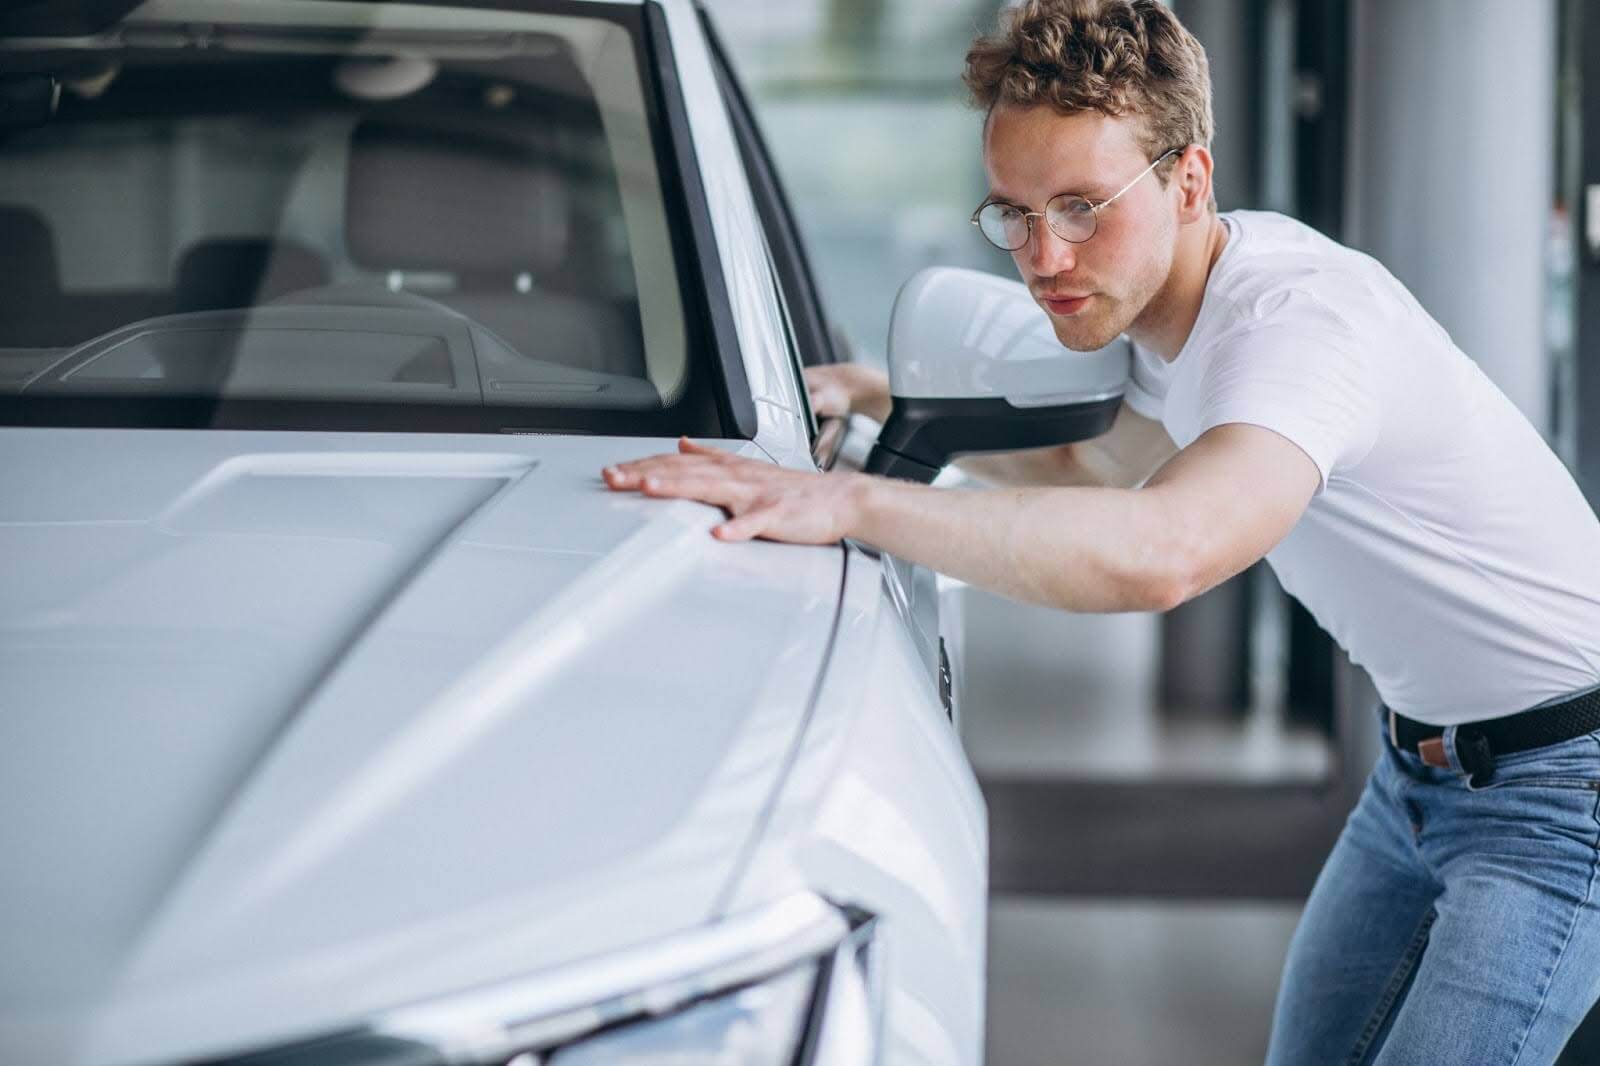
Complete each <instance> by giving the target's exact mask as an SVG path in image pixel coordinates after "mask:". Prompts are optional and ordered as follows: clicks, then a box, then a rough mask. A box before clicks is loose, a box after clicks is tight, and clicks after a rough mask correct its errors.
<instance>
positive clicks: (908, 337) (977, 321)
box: [889, 267, 1131, 407]
mask: <svg viewBox="0 0 1600 1066" xmlns="http://www.w3.org/2000/svg"><path fill="white" fill-rule="evenodd" d="M1130 357H1131V353H1130V351H1129V349H1128V345H1127V343H1126V342H1125V341H1123V340H1117V341H1115V342H1113V343H1111V344H1109V345H1107V346H1106V347H1104V348H1101V349H1100V350H1098V351H1094V352H1075V351H1072V350H1071V349H1069V348H1064V347H1062V346H1061V342H1060V341H1058V340H1057V339H1056V336H1055V332H1054V331H1053V330H1052V329H1051V326H1050V319H1049V318H1048V317H1047V316H1046V315H1045V313H1044V312H1043V311H1042V310H1040V308H1039V305H1038V304H1036V303H1035V302H1034V300H1033V297H1032V296H1031V295H1030V294H1029V293H1028V288H1027V286H1026V285H1023V284H1022V283H1021V282H1020V281H1013V280H1010V279H1008V278H1000V277H996V276H995V275H993V274H987V273H984V272H983V271H980V270H966V269H962V268H959V267H929V268H928V269H926V270H923V271H920V272H918V273H917V274H915V275H913V276H912V277H911V278H910V280H908V281H907V282H906V283H905V285H903V286H902V287H901V289H900V294H899V296H897V297H896V299H895V305H894V314H893V316H892V317H891V319H890V324H889V391H890V392H891V393H893V394H894V395H896V396H906V397H917V398H928V399H985V398H990V397H996V396H999V397H1004V398H1005V399H1007V400H1009V401H1010V402H1011V403H1012V404H1014V405H1016V406H1018V407H1044V406H1049V405H1054V404H1066V403H1079V402H1088V401H1093V400H1102V399H1108V398H1110V397H1112V396H1117V395H1120V394H1121V393H1122V391H1123V388H1124V386H1125V385H1126V383H1127V380H1128V368H1129V359H1130Z"/></svg>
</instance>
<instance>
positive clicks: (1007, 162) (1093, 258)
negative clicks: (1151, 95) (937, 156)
mask: <svg viewBox="0 0 1600 1066" xmlns="http://www.w3.org/2000/svg"><path fill="white" fill-rule="evenodd" d="M1134 121H1135V120H1133V119H1127V118H1110V117H1108V116H1106V115H1102V114H1099V113H1098V112H1080V113H1077V114H1071V115H1063V114H1060V113H1059V112H1057V111H1055V110H1053V109H1052V108H1049V107H1030V108H1017V107H1000V108H996V109H995V111H994V112H993V113H992V114H991V115H990V116H989V122H988V125H987V127H986V129H985V131H984V139H983V165H984V170H985V171H986V172H987V174H988V177H989V194H990V197H991V198H992V199H996V200H1002V201H1005V202H1006V203H1010V204H1014V205H1016V206H1018V207H1020V208H1022V209H1023V210H1025V211H1043V210H1044V205H1045V203H1046V201H1048V200H1049V199H1050V198H1051V197H1052V196H1055V195H1056V194H1057V193H1063V192H1064V193H1075V194H1077V195H1079V196H1083V197H1085V198H1087V199H1089V200H1091V201H1093V202H1095V203H1100V202H1101V201H1103V200H1106V199H1109V198H1110V197H1111V196H1112V195H1114V194H1115V193H1116V192H1117V190H1118V189H1121V188H1122V187H1123V186H1124V185H1126V184H1127V183H1128V182H1129V181H1130V180H1131V179H1132V178H1133V177H1134V175H1136V174H1138V173H1139V172H1140V171H1141V170H1143V169H1144V168H1145V167H1147V166H1149V164H1150V160H1149V159H1148V158H1146V156H1145V152H1144V149H1143V148H1141V147H1140V146H1139V144H1138V142H1137V141H1136V140H1135V139H1134V132H1135V130H1134V126H1133V122H1134ZM1176 195H1177V193H1176V190H1175V189H1174V188H1170V187H1163V186H1162V184H1161V183H1160V181H1158V180H1157V179H1156V177H1155V175H1154V174H1151V175H1148V176H1146V177H1144V178H1143V179H1141V180H1140V181H1139V182H1138V183H1136V184H1135V185H1134V186H1133V187H1132V188H1131V189H1129V190H1128V191H1127V192H1125V193H1123V194H1122V197H1121V198H1120V199H1118V200H1117V201H1116V202H1115V203H1113V204H1111V205H1110V206H1108V207H1106V208H1105V209H1103V210H1101V211H1100V212H1098V225H1097V228H1096V230H1095V234H1094V236H1093V237H1091V238H1090V239H1089V240H1088V241H1086V242H1084V243H1082V244H1073V243H1070V242H1068V241H1065V240H1063V239H1061V238H1060V237H1059V236H1057V235H1056V234H1055V233H1054V232H1052V231H1051V229H1050V227H1049V226H1047V225H1045V222H1044V219H1043V218H1035V219H1034V220H1033V235H1032V237H1030V238H1029V240H1028V243H1027V244H1025V245H1023V246H1022V247H1021V248H1019V249H1017V250H1016V251H1014V252H1012V253H1011V258H1012V259H1014V260H1015V261H1016V264H1017V271H1018V273H1020V274H1021V275H1022V280H1023V281H1024V282H1025V283H1027V286H1028V289H1029V291H1031V292H1032V293H1033V298H1034V300H1035V301H1037V302H1038V304H1039V306H1040V307H1042V308H1043V309H1044V311H1045V313H1046V314H1048V315H1049V316H1050V324H1051V325H1052V326H1053V327H1054V328H1055V333H1056V337H1057V339H1059V340H1060V341H1061V343H1062V344H1064V345H1066V346H1067V347H1068V348H1072V349H1074V350H1076V351H1093V350H1094V349H1096V348H1103V347H1105V346H1106V345H1107V344H1110V343H1111V342H1112V341H1113V340H1115V339H1116V338H1117V336H1118V335H1119V334H1121V333H1124V332H1126V331H1127V330H1128V328H1129V327H1130V326H1132V325H1133V324H1134V323H1135V322H1136V321H1137V320H1138V319H1139V317H1140V316H1141V315H1142V314H1143V313H1144V311H1145V308H1146V307H1147V306H1148V305H1149V303H1150V301H1151V299H1152V298H1153V297H1154V296H1155V295H1156V294H1157V293H1158V292H1159V291H1160V290H1161V287H1162V285H1163V284H1164V283H1165V282H1166V280H1167V275H1168V273H1169V271H1170V270H1171V268H1172V259H1173V254H1174V248H1175V245H1176V242H1177V237H1178V209H1177V201H1176Z"/></svg>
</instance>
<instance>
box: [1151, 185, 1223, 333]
mask: <svg viewBox="0 0 1600 1066" xmlns="http://www.w3.org/2000/svg"><path fill="white" fill-rule="evenodd" d="M1227 243H1228V227H1227V226H1226V225H1224V224H1223V222H1222V219H1221V218H1220V217H1219V216H1217V215H1214V214H1213V215H1209V216H1207V220H1206V221H1205V222H1202V223H1200V224H1199V225H1195V226H1189V227H1186V228H1185V229H1184V231H1183V232H1182V233H1180V234H1179V235H1178V247H1177V249H1176V251H1175V252H1174V253H1173V256H1172V269H1171V270H1170V271H1169V272H1168V273H1167V280H1166V283H1165V284H1164V285H1162V286H1161V289H1160V290H1159V291H1158V292H1157V293H1156V294H1155V296H1154V297H1152V298H1151V300H1150V302H1149V303H1148V304H1146V305H1145V312H1144V314H1142V315H1140V316H1139V318H1138V320H1137V321H1135V322H1134V323H1133V325H1132V326H1131V327H1130V328H1129V329H1128V335H1129V336H1130V337H1132V338H1133V340H1134V341H1135V342H1136V343H1137V344H1138V345H1139V347H1141V348H1144V349H1145V350H1146V351H1151V352H1154V353H1156V354H1157V355H1159V356H1160V357H1161V358H1162V359H1164V360H1166V361H1167V362H1169V363H1170V362H1172V361H1173V360H1174V359H1176V358H1178V353H1179V352H1181V351H1183V345H1184V342H1186V341H1187V340H1188V339H1189V334H1190V333H1191V332H1193V331H1194V324H1195V322H1196V321H1197V320H1198V319H1199V318H1200V305H1201V303H1202V302H1203V301H1204V300H1205V296H1206V281H1207V279H1209V278H1210V277H1211V268H1212V267H1214V266H1216V265H1217V260H1218V259H1219V258H1221V256H1222V249H1223V248H1224V247H1225V246H1226V245H1227Z"/></svg>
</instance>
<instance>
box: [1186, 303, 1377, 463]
mask: <svg viewBox="0 0 1600 1066" xmlns="http://www.w3.org/2000/svg"><path fill="white" fill-rule="evenodd" d="M1372 369H1373V368H1372V367H1371V366H1370V364H1369V362H1368V357H1367V354H1366V353H1365V352H1364V351H1363V350H1362V348H1361V346H1360V344H1359V342H1358V341H1357V339H1356V338H1354V337H1352V336H1350V335H1349V334H1348V333H1346V332H1344V331H1342V330H1340V329H1337V328H1329V327H1328V326H1326V325H1323V324H1321V323H1317V324H1310V323H1308V324H1307V325H1304V326H1297V325H1291V324H1267V325H1259V326H1256V327H1254V328H1251V329H1247V330H1245V331H1242V332H1240V333H1239V334H1236V335H1235V336H1233V337H1231V338H1227V339H1225V340H1224V341H1223V342H1221V343H1220V344H1219V346H1218V351H1217V354H1216V356H1215V358H1214V359H1213V360H1212V362H1211V365H1210V366H1209V367H1208V368H1207V369H1206V372H1205V374H1204V375H1203V377H1202V379H1201V382H1200V396H1199V410H1198V414H1199V422H1198V428H1197V432H1196V434H1195V435H1196V436H1199V435H1200V434H1202V433H1204V432H1206V430H1208V429H1213V428H1215V427H1217V426H1221V425H1227V424H1230V423H1246V424H1249V425H1254V426H1261V427H1263V428H1265V429H1270V430H1272V431H1273V432H1274V433H1277V434H1278V435H1279V436H1282V437H1285V438H1287V439H1288V440H1289V441H1291V442H1292V443H1294V444H1295V445H1297V446H1298V447H1299V448H1300V450H1301V451H1303V452H1305V453H1306V455H1308V456H1310V458H1311V461H1312V462H1313V463H1315V464H1316V466H1317V472H1318V473H1319V474H1320V475H1321V483H1320V484H1319V485H1318V486H1317V491H1318V492H1319V493H1320V492H1322V491H1323V490H1324V489H1326V488H1327V486H1328V479H1329V478H1330V477H1331V476H1333V474H1334V473H1335V472H1337V471H1339V470H1343V469H1348V468H1350V467H1353V466H1355V465H1356V464H1357V463H1359V462H1360V461H1361V460H1362V459H1363V458H1365V457H1366V455H1367V453H1368V452H1369V451H1371V450H1372V446H1373V444H1375V443H1376V441H1377V438H1378V426H1379V424H1380V414H1381V412H1380V409H1379V403H1378V395H1377V390H1376V389H1375V388H1374V383H1373V373H1372Z"/></svg>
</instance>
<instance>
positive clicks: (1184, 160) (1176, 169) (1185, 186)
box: [1168, 144, 1212, 222]
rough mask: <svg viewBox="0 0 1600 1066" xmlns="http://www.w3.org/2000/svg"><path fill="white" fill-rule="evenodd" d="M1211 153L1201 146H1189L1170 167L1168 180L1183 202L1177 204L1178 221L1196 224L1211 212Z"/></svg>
mask: <svg viewBox="0 0 1600 1066" xmlns="http://www.w3.org/2000/svg"><path fill="white" fill-rule="evenodd" d="M1211 167H1212V160H1211V152H1210V150H1209V149H1207V148H1206V147H1204V146H1203V145H1198V144H1191V145H1189V147H1187V148H1185V149H1184V150H1183V153H1182V154H1181V155H1179V156H1178V161H1177V162H1176V163H1174V164H1173V165H1172V176H1171V178H1170V179H1168V180H1169V181H1170V182H1171V183H1173V184H1176V185H1177V186H1178V191H1179V193H1180V194H1181V195H1182V197H1183V200H1182V202H1181V203H1180V204H1179V215H1178V217H1179V220H1180V221H1183V222H1198V221H1200V220H1201V219H1202V218H1204V217H1205V216H1206V215H1207V214H1209V213H1210V211H1211Z"/></svg>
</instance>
